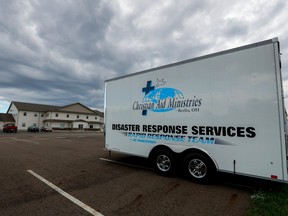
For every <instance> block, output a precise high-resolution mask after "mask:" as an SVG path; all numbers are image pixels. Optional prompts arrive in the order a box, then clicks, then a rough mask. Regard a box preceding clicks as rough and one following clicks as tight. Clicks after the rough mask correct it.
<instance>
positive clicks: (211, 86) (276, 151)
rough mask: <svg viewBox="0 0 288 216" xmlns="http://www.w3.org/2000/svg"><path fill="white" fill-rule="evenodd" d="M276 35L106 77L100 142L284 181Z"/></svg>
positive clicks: (205, 169)
mask: <svg viewBox="0 0 288 216" xmlns="http://www.w3.org/2000/svg"><path fill="white" fill-rule="evenodd" d="M283 100H284V99H283V87H282V78H281V62H280V48H279V42H278V39H277V38H274V39H270V40H266V41H262V42H258V43H255V44H251V45H247V46H242V47H239V48H234V49H230V50H226V51H222V52H218V53H214V54H210V55H206V56H202V57H198V58H193V59H189V60H186V61H181V62H178V63H174V64H169V65H165V66H162V67H157V68H153V69H149V70H145V71H142V72H138V73H134V74H130V75H126V76H123V77H118V78H115V79H110V80H107V81H105V107H104V108H105V126H106V138H105V148H106V149H108V150H109V151H117V152H122V153H125V154H131V155H137V156H141V157H146V158H151V159H152V161H153V165H154V167H155V169H156V171H157V172H158V173H160V174H163V175H169V174H171V173H172V172H173V170H175V169H176V167H179V166H180V167H181V168H182V169H183V172H185V173H186V174H187V175H188V176H189V177H190V178H191V179H192V180H195V181H199V182H205V181H207V180H209V179H210V178H211V177H212V176H213V175H214V174H215V172H216V171H221V172H228V173H235V174H240V175H246V176H252V177H257V178H264V179H270V180H275V181H282V182H287V180H288V176H287V142H286V112H285V108H284V101H283Z"/></svg>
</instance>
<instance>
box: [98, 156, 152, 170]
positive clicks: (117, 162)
mask: <svg viewBox="0 0 288 216" xmlns="http://www.w3.org/2000/svg"><path fill="white" fill-rule="evenodd" d="M99 159H100V160H103V161H106V162H111V163H116V164H121V165H125V166H130V167H135V168H139V169H146V170H153V169H152V168H149V167H143V166H137V165H133V164H128V163H123V162H119V161H114V160H110V159H106V158H99Z"/></svg>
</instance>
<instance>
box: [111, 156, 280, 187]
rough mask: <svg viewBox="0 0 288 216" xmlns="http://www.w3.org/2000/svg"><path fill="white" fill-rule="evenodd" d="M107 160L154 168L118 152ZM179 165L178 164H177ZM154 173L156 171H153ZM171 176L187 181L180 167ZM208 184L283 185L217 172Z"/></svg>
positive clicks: (137, 167) (136, 166) (135, 166)
mask: <svg viewBox="0 0 288 216" xmlns="http://www.w3.org/2000/svg"><path fill="white" fill-rule="evenodd" d="M105 158H106V159H107V160H109V161H110V162H113V163H117V164H120V165H122V166H129V167H132V168H135V169H139V168H140V169H145V170H149V171H151V172H153V171H154V168H153V166H152V164H151V161H150V160H149V159H147V158H142V157H137V156H131V155H123V154H119V153H113V154H112V156H110V157H108V156H107V157H105ZM178 167H180V166H178ZM155 175H156V173H155ZM171 177H175V178H177V177H178V178H181V179H186V180H187V181H189V180H188V179H187V178H186V177H185V176H184V175H183V173H182V170H181V168H179V169H176V170H175V172H174V174H173V175H172V176H171ZM209 185H211V186H212V185H221V186H227V187H233V188H237V189H241V190H248V191H255V190H279V189H281V188H283V186H284V185H285V184H284V183H281V182H276V181H270V180H265V179H259V178H254V177H249V176H242V175H237V174H231V173H223V172H218V173H217V174H216V175H215V178H213V179H212V180H211V182H209Z"/></svg>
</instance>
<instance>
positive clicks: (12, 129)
mask: <svg viewBox="0 0 288 216" xmlns="http://www.w3.org/2000/svg"><path fill="white" fill-rule="evenodd" d="M3 132H4V133H8V132H14V133H17V126H16V125H15V124H14V123H7V124H5V125H4V126H3Z"/></svg>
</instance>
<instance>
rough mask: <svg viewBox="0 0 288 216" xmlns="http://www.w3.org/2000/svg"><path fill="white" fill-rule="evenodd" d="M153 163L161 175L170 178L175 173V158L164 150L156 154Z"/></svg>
mask: <svg viewBox="0 0 288 216" xmlns="http://www.w3.org/2000/svg"><path fill="white" fill-rule="evenodd" d="M152 162H153V166H154V168H155V171H156V172H157V173H158V174H159V175H163V176H170V175H171V174H172V173H173V172H174V167H175V158H174V156H173V154H172V153H171V152H170V151H168V150H165V149H162V150H158V151H156V152H154V154H153V157H152Z"/></svg>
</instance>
